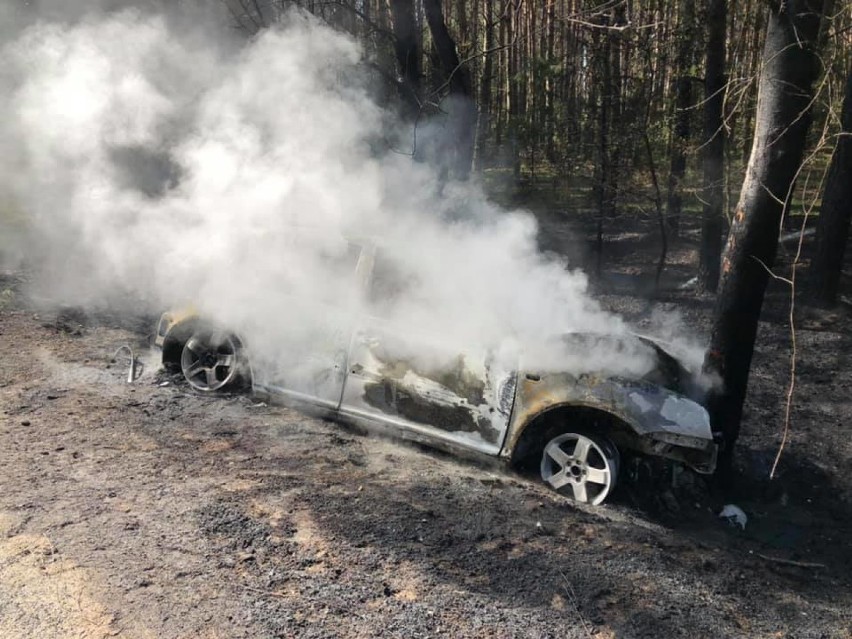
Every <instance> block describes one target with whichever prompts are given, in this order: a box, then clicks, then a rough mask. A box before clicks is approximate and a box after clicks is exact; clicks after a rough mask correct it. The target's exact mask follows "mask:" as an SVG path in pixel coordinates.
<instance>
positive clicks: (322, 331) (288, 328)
mask: <svg viewBox="0 0 852 639" xmlns="http://www.w3.org/2000/svg"><path fill="white" fill-rule="evenodd" d="M329 259H331V258H329ZM333 259H334V260H336V262H337V263H335V264H334V268H333V272H335V273H338V274H339V277H341V278H342V277H346V278H350V277H351V287H350V286H349V283H348V282H346V283H342V282H340V281H338V282H337V284H338V285H339V286H337V287H336V289H335V291H334V294H333V295H323V291H316V294H312V295H301V296H292V297H290V298H289V299H288V300H287V302H286V304H283V305H281V304H280V302H279V305H281V306H282V307H283V312H282V313H279V316H278V321H277V322H275V323H272V325H269V324H267V325H265V326H263V327H262V328H258V329H257V330H255V331H254V332H253V334H254V335H256V336H257V339H255V340H254V342H253V344H252V353H251V358H252V368H253V374H254V386H255V388H256V389H258V390H260V391H263V392H267V393H270V394H273V395H275V396H276V397H277V398H279V399H281V400H283V401H284V402H285V403H291V404H293V403H295V404H300V405H303V404H308V405H313V406H317V407H320V408H322V409H325V410H327V411H334V410H337V408H338V406H339V405H340V398H341V395H342V392H343V384H344V379H345V376H346V361H347V354H348V349H349V347H350V344H351V341H352V335H353V330H354V328H355V327H356V326H357V321H358V317H359V314H358V313H357V310H356V307H357V304H356V299H357V295H355V294H357V293H358V289H359V283H358V279H359V277H362V276H361V275H360V272H361V271H362V270H363V268H364V267H363V265H362V247H361V246H360V245H358V244H354V243H352V242H347V248H346V250H344V251H340V252H339V253H336V254H335V255H334V256H333ZM349 288H351V291H352V293H353V295H351V296H348V295H345V294H341V291H347V290H348V289H349ZM288 400H289V401H288Z"/></svg>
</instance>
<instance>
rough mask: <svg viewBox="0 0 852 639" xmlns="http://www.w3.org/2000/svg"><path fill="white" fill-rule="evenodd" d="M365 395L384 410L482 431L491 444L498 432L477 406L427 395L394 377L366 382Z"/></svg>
mask: <svg viewBox="0 0 852 639" xmlns="http://www.w3.org/2000/svg"><path fill="white" fill-rule="evenodd" d="M364 399H365V400H366V402H367V403H368V404H370V405H371V406H373V407H374V408H378V409H379V410H381V411H382V412H383V413H386V414H388V415H399V416H400V417H403V418H405V419H407V420H409V421H412V422H416V423H418V424H424V425H428V426H433V427H435V428H438V429H441V430H446V431H448V432H462V433H479V434H480V436H481V437H482V439H484V440H485V441H487V442H489V443H492V444H493V443H496V442H497V437H498V436H499V432H498V431H497V430H496V429H495V428H494V427H493V426H492V425H491V422H490V421H489V420H487V419H485V418H484V417H482V416H481V415H476V414H475V410H476V409H475V407H472V406H468V405H466V404H463V403H461V402H460V403H458V404H454V405H453V404H444V403H437V402H435V401H432V400H429V399H424V398H423V397H421V396H420V395H418V394H417V393H415V392H413V391H412V389H410V388H407V387H406V386H404V385H403V384H401V383H400V382H399V381H397V380H394V379H384V380H382V381H380V382H373V383H369V384H365V385H364Z"/></svg>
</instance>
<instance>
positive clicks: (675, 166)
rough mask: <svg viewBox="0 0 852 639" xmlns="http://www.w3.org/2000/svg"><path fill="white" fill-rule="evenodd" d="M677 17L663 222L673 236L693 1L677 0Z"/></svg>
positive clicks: (688, 102)
mask: <svg viewBox="0 0 852 639" xmlns="http://www.w3.org/2000/svg"><path fill="white" fill-rule="evenodd" d="M679 13H680V21H679V23H680V28H679V29H678V47H677V61H676V65H677V73H678V77H677V80H676V81H675V85H676V86H675V115H674V136H673V139H672V158H671V168H670V169H669V181H668V193H667V197H666V220H667V222H668V229H669V231H670V232H671V234H672V235H674V236H677V234H678V230H679V228H680V217H681V214H682V212H683V193H682V192H683V185H682V183H683V176H684V174H685V173H686V148H687V146H688V144H689V120H690V113H691V112H690V107H691V106H692V77H691V76H692V61H693V53H692V51H693V46H694V45H695V29H694V26H695V3H694V0H681V3H680V12H679ZM649 99H650V98H649Z"/></svg>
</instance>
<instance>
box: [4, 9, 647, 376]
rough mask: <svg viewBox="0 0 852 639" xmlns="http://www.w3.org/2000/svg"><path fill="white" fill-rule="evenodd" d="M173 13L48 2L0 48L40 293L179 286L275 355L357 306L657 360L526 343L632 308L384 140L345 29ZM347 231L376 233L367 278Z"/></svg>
mask: <svg viewBox="0 0 852 639" xmlns="http://www.w3.org/2000/svg"><path fill="white" fill-rule="evenodd" d="M174 25H175V21H174V20H170V19H167V18H165V17H162V16H156V15H149V14H148V13H143V12H141V11H139V10H125V11H121V12H118V13H111V14H109V15H102V16H101V17H90V18H87V19H83V20H81V21H78V22H76V23H74V24H69V23H63V22H44V21H42V22H38V23H35V24H33V25H31V26H30V27H29V28H27V29H26V30H25V31H24V32H23V33H20V34H19V36H18V37H17V38H16V39H15V40H14V41H11V42H9V43H8V44H6V46H5V47H4V48H3V51H2V59H3V60H4V70H3V71H2V76H0V91H2V96H3V97H1V98H0V120H1V122H0V138H2V144H3V148H4V149H6V150H7V151H6V152H5V153H4V156H3V159H2V160H0V163H2V164H0V191H1V192H2V194H3V197H2V199H0V202H4V203H5V204H3V205H4V206H5V210H6V213H5V214H4V218H3V219H4V220H5V221H6V222H5V223H6V224H7V225H8V223H9V220H10V219H11V220H15V221H14V222H13V225H14V226H15V227H16V228H17V229H18V231H19V232H20V231H21V229H24V230H25V234H26V236H27V238H28V239H27V242H28V244H27V246H26V251H25V252H26V254H27V255H28V256H29V257H30V258H31V261H34V262H38V266H39V271H40V272H41V274H42V278H41V282H42V283H43V284H44V285H45V286H47V287H48V288H49V295H50V296H51V297H52V298H54V299H56V300H57V301H59V302H70V303H78V304H79V303H82V304H88V305H99V304H101V305H102V304H116V303H118V302H117V300H120V299H125V298H131V299H134V300H137V303H144V304H145V305H146V308H148V309H149V310H155V309H164V308H166V307H169V306H172V305H176V304H182V303H188V302H192V303H194V304H195V305H197V306H198V308H199V309H200V310H201V311H202V312H203V313H204V314H206V315H207V316H209V317H212V318H213V319H215V320H216V321H218V322H220V323H222V324H225V325H227V326H231V327H234V328H236V329H237V330H239V331H241V332H243V334H244V335H246V337H247V339H248V341H249V342H254V343H261V344H264V345H265V348H266V352H267V354H270V353H271V354H272V355H271V358H272V359H274V358H275V356H274V353H275V352H276V351H277V350H278V351H280V352H282V353H283V352H290V353H292V352H293V351H294V349H296V350H297V349H300V348H301V349H305V350H309V349H310V347H311V346H312V345H313V343H314V341H315V340H320V341H321V340H322V339H324V337H323V335H326V334H327V333H328V332H329V331H331V332H334V331H345V329H346V328H347V326H350V325H351V323H352V322H357V321H358V320H357V317H359V316H361V315H362V314H363V313H368V314H372V315H378V316H381V317H383V318H384V319H386V320H387V321H388V323H389V325H393V326H396V327H405V328H404V330H405V331H411V332H414V333H417V334H422V335H424V336H431V337H429V338H424V339H425V340H426V341H430V340H431V341H433V342H434V341H436V340H437V341H439V342H441V343H442V346H443V348H444V350H446V352H448V353H449V352H453V351H454V350H457V349H459V348H462V347H464V348H475V349H488V348H494V347H498V346H500V345H501V344H502V345H505V344H507V343H512V344H514V345H520V346H521V347H522V348H523V349H524V350H525V351H526V353H527V355H526V357H527V362H528V363H529V364H530V365H534V366H538V367H546V368H547V367H554V368H564V367H566V366H570V367H572V368H577V369H582V368H584V367H589V366H590V365H592V366H594V367H596V368H603V369H607V370H610V371H612V372H634V373H635V372H643V371H644V370H647V368H648V367H650V366H651V358H650V357H649V356H648V355H649V354H648V353H646V352H644V351H641V352H640V351H636V352H629V353H625V352H621V351H619V352H616V351H613V352H598V353H596V355H595V358H594V359H595V361H594V362H590V361H588V358H581V359H582V360H583V361H578V358H576V357H574V358H571V357H570V356H569V355H566V353H564V352H561V351H559V350H558V349H554V348H553V347H552V343H551V344H550V346H547V347H544V348H537V347H536V346H535V345H537V344H541V343H542V338H543V337H545V336H548V335H555V334H560V333H565V332H568V331H593V332H611V333H621V332H623V331H625V330H626V327H625V325H624V323H623V322H622V321H621V320H620V319H619V318H618V317H616V316H614V315H612V314H610V313H607V312H605V311H603V310H602V309H601V308H600V306H599V305H598V304H597V303H596V302H595V301H594V300H593V299H591V298H590V296H589V294H588V292H587V280H586V277H585V276H584V275H583V274H582V273H580V272H577V271H568V270H566V268H565V266H564V264H563V263H561V262H560V261H559V260H557V259H554V258H552V257H544V256H543V255H542V254H540V253H539V251H538V249H537V246H536V233H537V227H536V223H535V221H534V219H533V218H532V216H530V215H529V214H527V213H524V212H520V211H511V212H508V211H503V210H499V209H498V208H497V207H495V206H494V205H493V204H491V203H490V202H489V201H488V200H487V199H486V198H485V196H484V195H483V193H482V192H481V190H480V189H479V188H477V187H476V186H475V185H473V184H454V183H449V184H444V183H442V182H441V180H440V179H439V175H438V172H437V171H436V170H435V169H433V168H431V167H430V166H429V165H427V164H424V163H418V162H414V161H412V159H411V158H410V157H407V156H405V155H402V154H399V153H397V152H394V151H393V150H390V149H388V148H387V145H385V144H384V142H383V140H387V139H388V138H389V137H392V134H393V129H394V124H393V123H392V118H390V116H389V115H388V114H387V113H386V112H384V111H383V110H382V109H381V108H380V107H379V106H377V105H376V103H375V102H374V101H373V100H372V99H371V98H370V95H369V94H368V92H367V90H366V86H367V82H366V81H365V79H364V78H363V77H362V72H361V68H362V67H361V65H360V64H359V63H360V62H361V58H362V55H363V54H362V51H361V50H360V48H359V46H358V45H357V44H356V43H355V42H354V41H353V40H351V39H350V38H348V37H347V36H345V35H342V34H340V33H337V32H334V31H332V30H331V29H330V28H328V27H325V26H322V25H321V24H318V23H317V22H316V21H315V20H314V19H312V18H310V17H307V16H304V15H300V14H296V13H293V14H292V15H291V16H290V17H289V19H288V21H287V23H286V24H285V25H283V26H281V27H280V28H276V29H270V30H266V31H265V32H263V33H262V34H260V35H259V36H258V37H256V38H255V39H254V40H252V41H251V42H249V43H247V44H243V45H241V46H239V47H237V46H235V45H234V44H233V43H232V42H230V43H229V42H225V43H224V44H223V38H221V37H217V36H216V35H215V34H214V33H210V32H206V33H203V34H200V33H198V32H195V33H194V34H188V33H187V32H186V31H182V30H180V29H176V28H175V26H174ZM213 42H219V44H217V45H213V44H211V43H213ZM7 231H8V229H7ZM353 244H354V245H364V244H369V245H374V246H376V247H378V248H377V253H376V255H377V258H376V259H377V268H378V267H381V269H382V271H381V272H382V274H383V278H382V280H381V281H380V282H377V285H376V287H375V288H374V289H373V290H372V291H370V292H368V293H366V294H365V293H363V292H362V291H361V290H360V289H359V286H358V282H357V281H356V280H357V278H356V276H355V274H354V271H353V267H354V263H353V248H352V245H353ZM33 256H36V257H35V258H34V259H33ZM507 340H508V341H507ZM415 342H416V340H415ZM411 355H412V356H415V357H416V356H421V357H427V353H426V350H424V351H423V352H422V353H418V352H414V353H411Z"/></svg>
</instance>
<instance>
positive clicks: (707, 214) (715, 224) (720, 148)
mask: <svg viewBox="0 0 852 639" xmlns="http://www.w3.org/2000/svg"><path fill="white" fill-rule="evenodd" d="M726 2H727V0H710V4H709V7H708V11H707V31H708V33H707V62H706V70H705V74H704V138H705V142H704V155H703V165H704V167H703V168H704V185H703V200H704V206H703V209H702V212H701V246H700V249H699V258H698V280H699V284H700V286H701V288H702V289H703V290H705V291H711V292H712V291H715V290H716V288H717V286H718V285H719V257H720V255H721V253H722V220H723V219H724V217H723V209H722V207H723V204H724V199H725V180H724V176H725V128H724V112H723V111H724V105H725V26H726V13H727V6H726Z"/></svg>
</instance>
